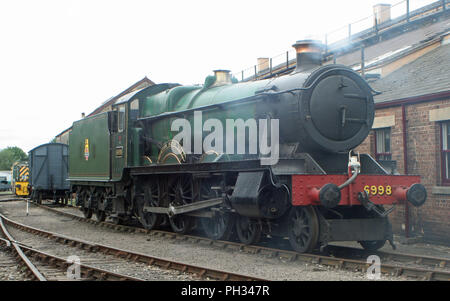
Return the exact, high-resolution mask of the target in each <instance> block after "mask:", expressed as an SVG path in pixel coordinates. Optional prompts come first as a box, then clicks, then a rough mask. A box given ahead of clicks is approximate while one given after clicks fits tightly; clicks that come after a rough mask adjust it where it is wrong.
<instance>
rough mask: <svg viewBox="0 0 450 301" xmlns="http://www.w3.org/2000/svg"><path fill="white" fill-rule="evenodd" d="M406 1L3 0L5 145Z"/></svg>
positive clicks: (0, 91)
mask: <svg viewBox="0 0 450 301" xmlns="http://www.w3.org/2000/svg"><path fill="white" fill-rule="evenodd" d="M398 2H401V0H383V1H380V0H342V1H335V0H322V1H300V0H297V1H293V0H289V1H288V0H276V1H275V0H271V1H267V0H259V1H253V0H238V1H237V0H227V1H215V0H209V1H207V0H189V1H186V0H185V1H181V0H180V1H175V0H159V1H149V0H147V1H143V0H127V1H125V0H124V1H117V0H108V1H101V0H98V1H96V0H90V1H81V0H54V1H50V0H40V1H35V0H29V1H25V0H14V1H12V0H11V1H8V0H0V105H1V106H0V149H2V148H5V147H7V146H18V147H20V148H22V149H23V150H24V151H25V152H28V151H29V150H31V149H32V148H34V147H36V146H38V145H40V144H43V143H48V142H50V141H51V140H52V139H53V138H54V137H55V136H56V135H57V134H59V133H60V132H62V131H63V130H65V129H67V128H68V127H70V126H71V125H72V123H73V121H75V120H78V119H80V118H81V113H82V112H85V113H86V114H89V113H90V112H92V111H93V110H94V109H95V108H96V107H98V106H99V105H100V104H101V103H103V102H104V101H105V100H107V99H108V98H110V97H112V96H114V95H117V94H119V93H120V92H121V91H123V90H125V89H126V88H128V87H129V86H131V85H132V84H133V83H135V82H137V81H139V80H141V79H142V78H144V77H145V76H147V77H148V78H149V79H150V80H152V81H153V82H155V83H164V82H172V83H180V84H183V85H191V84H202V83H203V82H204V79H205V77H206V76H207V75H210V74H212V70H215V69H228V70H231V71H232V72H233V73H238V72H240V70H243V69H246V68H249V67H250V68H253V67H252V66H253V65H254V64H256V59H257V58H258V57H274V56H276V55H279V54H283V53H285V52H286V51H287V50H290V49H291V48H292V47H291V46H292V44H294V43H295V41H297V40H301V39H306V38H313V39H320V40H322V41H324V36H325V33H330V32H333V34H330V35H329V39H330V40H331V39H333V37H334V38H336V37H338V36H339V35H340V34H343V35H345V34H346V33H347V32H348V27H347V26H348V25H347V24H349V23H353V22H355V21H358V20H361V19H363V18H365V17H369V16H370V15H371V14H372V13H373V5H375V4H377V3H389V4H393V5H394V4H396V3H398ZM431 2H433V1H430V0H410V3H411V4H410V6H411V8H412V9H414V8H415V7H421V6H423V5H424V4H428V3H431ZM404 6H405V5H404V1H403V4H401V5H398V6H396V7H394V8H393V9H392V14H393V17H395V15H396V13H398V12H399V11H400V10H404ZM370 22H372V21H371V20H370V19H367V20H366V21H362V22H359V23H358V24H356V25H354V27H353V30H355V31H357V28H358V26H359V25H361V26H363V25H367V24H370ZM369 26H370V25H369ZM336 30H337V31H336Z"/></svg>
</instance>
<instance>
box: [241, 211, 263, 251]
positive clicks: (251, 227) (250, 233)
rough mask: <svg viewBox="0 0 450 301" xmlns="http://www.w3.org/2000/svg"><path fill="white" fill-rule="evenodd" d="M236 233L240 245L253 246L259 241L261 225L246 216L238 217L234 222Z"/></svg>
mask: <svg viewBox="0 0 450 301" xmlns="http://www.w3.org/2000/svg"><path fill="white" fill-rule="evenodd" d="M236 233H237V235H238V237H239V240H240V241H241V242H242V243H244V244H247V245H250V244H254V243H257V242H259V240H260V239H261V225H260V224H259V223H256V222H255V221H252V220H251V219H250V218H249V217H247V216H239V217H238V218H237V221H236Z"/></svg>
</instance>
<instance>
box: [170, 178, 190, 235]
mask: <svg viewBox="0 0 450 301" xmlns="http://www.w3.org/2000/svg"><path fill="white" fill-rule="evenodd" d="M168 196H169V203H170V204H171V205H172V206H174V207H176V206H182V205H187V204H191V203H192V202H193V199H194V198H193V185H192V180H191V178H190V177H188V176H181V177H178V178H177V179H176V180H174V181H173V182H172V184H171V185H169V191H168ZM169 221H170V226H171V227H172V230H173V231H174V232H176V233H181V234H185V233H187V232H189V231H190V230H192V228H193V227H194V225H195V220H194V218H193V217H192V216H187V215H182V214H179V215H174V216H171V217H170V218H169Z"/></svg>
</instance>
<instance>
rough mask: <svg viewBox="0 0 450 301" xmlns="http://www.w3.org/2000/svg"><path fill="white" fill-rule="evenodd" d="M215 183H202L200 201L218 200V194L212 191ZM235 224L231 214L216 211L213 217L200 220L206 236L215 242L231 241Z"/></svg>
mask: <svg viewBox="0 0 450 301" xmlns="http://www.w3.org/2000/svg"><path fill="white" fill-rule="evenodd" d="M213 184H214V182H212V181H202V182H201V187H200V199H201V200H208V199H212V198H217V197H218V193H217V191H215V190H212V189H211V186H213ZM234 223H235V218H234V216H233V215H232V214H231V213H229V212H221V211H216V212H215V214H214V215H213V217H211V218H209V217H204V218H201V219H200V224H201V226H202V228H203V231H204V232H205V234H206V235H207V236H208V237H209V238H211V239H214V240H229V239H230V237H231V234H232V232H233V226H234Z"/></svg>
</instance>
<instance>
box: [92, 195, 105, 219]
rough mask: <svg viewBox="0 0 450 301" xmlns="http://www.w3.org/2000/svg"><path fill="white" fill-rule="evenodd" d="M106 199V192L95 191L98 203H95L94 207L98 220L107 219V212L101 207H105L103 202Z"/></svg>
mask: <svg viewBox="0 0 450 301" xmlns="http://www.w3.org/2000/svg"><path fill="white" fill-rule="evenodd" d="M105 199H106V194H105V193H102V192H97V193H95V200H96V204H95V209H94V215H95V220H96V221H97V222H104V221H105V219H106V212H105V211H104V210H103V209H101V208H103V206H101V205H103V203H104V201H105Z"/></svg>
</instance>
